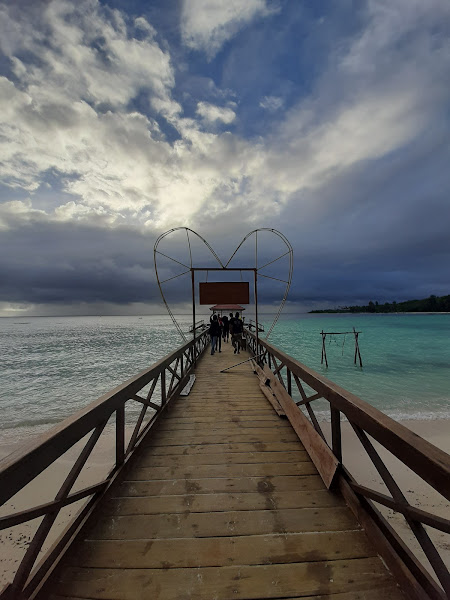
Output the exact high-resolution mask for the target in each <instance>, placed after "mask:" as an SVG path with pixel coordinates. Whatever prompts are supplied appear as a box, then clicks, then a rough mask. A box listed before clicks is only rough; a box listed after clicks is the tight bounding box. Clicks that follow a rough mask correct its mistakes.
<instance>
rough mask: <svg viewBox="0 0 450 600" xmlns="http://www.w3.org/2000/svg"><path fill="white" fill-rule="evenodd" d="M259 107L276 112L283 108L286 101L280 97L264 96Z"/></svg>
mask: <svg viewBox="0 0 450 600" xmlns="http://www.w3.org/2000/svg"><path fill="white" fill-rule="evenodd" d="M259 105H260V107H261V108H265V109H266V110H269V111H276V110H279V109H280V108H282V107H283V105H284V100H283V98H280V97H279V96H264V98H263V99H262V100H261V102H260V103H259Z"/></svg>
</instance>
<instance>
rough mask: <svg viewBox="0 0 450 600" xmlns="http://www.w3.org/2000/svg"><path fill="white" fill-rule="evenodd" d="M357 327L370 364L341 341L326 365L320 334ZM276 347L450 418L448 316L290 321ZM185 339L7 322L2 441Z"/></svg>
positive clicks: (415, 412) (400, 403) (121, 320)
mask: <svg viewBox="0 0 450 600" xmlns="http://www.w3.org/2000/svg"><path fill="white" fill-rule="evenodd" d="M266 319H267V320H266ZM179 320H180V322H181V323H182V325H183V326H184V328H185V330H187V328H188V326H189V322H190V318H189V317H180V318H179ZM263 322H265V324H266V325H268V324H269V320H268V317H265V316H263ZM352 327H355V328H356V329H357V330H358V331H361V332H362V333H361V334H360V336H359V339H360V349H361V355H362V360H363V368H362V369H361V368H359V366H357V367H355V365H354V364H353V353H354V341H353V337H352V336H351V335H347V336H342V335H341V336H334V337H331V338H329V340H328V341H327V356H328V363H329V367H328V369H326V368H325V367H324V366H323V365H321V364H320V357H321V337H320V331H321V330H322V329H323V330H324V331H336V332H338V331H351V329H352ZM270 341H271V342H272V343H273V344H275V345H276V346H278V347H280V348H281V349H283V350H284V351H286V352H287V353H288V354H291V355H292V356H294V357H295V358H297V359H298V360H300V361H301V362H303V363H305V364H306V365H308V366H309V367H311V368H313V369H315V370H316V371H318V372H319V373H321V374H323V375H325V376H326V377H328V378H329V379H331V380H332V381H335V382H336V383H339V384H340V385H342V386H343V387H345V388H346V389H348V390H349V391H351V392H353V393H355V394H356V395H358V396H360V397H361V398H363V399H364V400H366V401H368V402H370V403H371V404H373V405H374V406H376V407H377V408H379V409H380V410H382V411H384V412H386V413H387V414H389V415H390V416H393V417H394V418H396V419H440V418H450V405H449V400H450V315H401V314H398V315H285V316H283V317H282V318H281V319H280V321H279V323H278V325H277V326H276V328H275V329H274V331H273V333H272V335H271V338H270ZM181 343H182V341H181V339H180V337H179V335H178V333H177V332H176V330H175V328H174V326H173V324H172V321H171V320H170V318H169V317H168V316H148V317H28V318H7V319H6V318H3V319H0V356H1V371H0V409H1V417H2V418H1V420H0V441H3V442H11V441H17V440H20V439H23V438H25V437H27V436H29V435H34V434H36V433H40V432H41V431H43V430H45V429H47V428H48V427H49V426H51V425H53V424H55V423H58V422H59V421H61V420H62V419H63V418H64V417H67V416H68V415H70V414H72V413H74V412H75V411H76V410H78V409H80V408H81V407H83V406H85V405H86V404H88V403H89V402H92V401H93V400H95V399H96V398H97V397H98V396H100V395H102V394H104V393H105V392H107V391H108V390H110V389H112V388H113V387H114V386H116V385H117V384H119V383H122V382H123V381H125V380H126V379H128V378H129V377H131V376H133V375H135V374H136V373H137V372H139V371H140V370H142V369H144V368H146V367H148V366H150V365H151V364H152V363H153V362H155V361H156V360H158V359H159V358H161V357H163V356H164V355H166V354H167V353H168V352H170V351H171V350H173V349H174V348H176V347H178V346H179V345H180V344H181Z"/></svg>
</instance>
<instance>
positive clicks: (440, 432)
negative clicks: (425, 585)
mask: <svg viewBox="0 0 450 600" xmlns="http://www.w3.org/2000/svg"><path fill="white" fill-rule="evenodd" d="M399 422H400V423H401V424H402V425H404V426H405V427H407V428H409V429H410V430H411V431H413V432H415V433H417V434H418V435H420V436H421V437H422V438H424V439H425V440H427V441H429V442H430V443H432V444H434V445H435V446H437V447H438V448H440V449H441V450H444V451H445V452H447V453H448V454H450V419H436V420H422V421H419V420H409V421H404V420H403V421H399ZM325 429H326V428H325ZM114 441H115V439H114V432H113V431H105V432H104V434H103V435H102V437H101V438H100V440H99V442H98V444H97V447H96V448H95V449H94V451H93V453H92V455H91V457H90V459H89V461H88V462H87V463H86V465H85V468H84V469H83V471H82V472H81V475H80V477H79V479H78V481H77V484H76V486H74V488H73V491H76V490H77V489H81V488H82V487H85V486H88V485H91V484H94V483H96V482H98V481H100V480H101V479H103V478H104V477H105V476H106V475H107V473H108V471H109V470H110V469H111V467H112V464H113V461H114ZM82 443H83V441H82ZM84 443H85V442H84ZM20 444H21V443H20V442H16V443H14V444H13V443H7V444H2V443H0V460H1V459H2V458H5V457H6V456H7V455H8V454H10V453H11V452H12V451H14V450H16V449H17V448H18V447H20ZM342 445H343V459H344V464H345V466H346V467H347V468H348V470H349V471H350V472H351V473H352V475H353V476H354V477H355V478H356V479H357V480H358V482H359V483H361V484H362V485H368V486H369V487H373V489H377V490H379V491H382V492H383V493H386V492H385V487H384V484H383V483H382V482H381V480H380V478H379V476H378V474H377V472H376V471H375V469H374V468H373V467H372V466H371V461H370V459H369V458H368V457H366V454H365V452H364V451H361V448H362V447H361V445H360V443H359V441H358V439H357V438H356V435H355V434H354V432H353V430H352V429H351V426H350V424H349V423H348V422H343V423H342ZM374 445H375V446H376V448H377V450H379V453H380V455H381V457H382V459H383V461H384V462H385V464H386V466H387V467H388V468H389V470H390V471H391V473H392V474H393V475H394V477H395V479H396V481H397V483H398V484H399V485H400V487H401V489H402V491H403V492H404V494H405V496H406V497H407V498H408V500H409V501H410V502H411V504H413V506H416V507H418V508H421V509H423V510H428V511H430V512H432V513H433V514H436V515H438V516H442V517H446V518H448V515H449V512H450V503H449V502H448V501H447V500H446V499H445V498H444V497H443V496H441V495H440V494H438V493H437V492H436V491H435V490H434V489H433V488H431V487H430V486H429V485H428V484H427V483H425V482H423V481H422V480H421V479H420V478H418V477H417V476H416V475H415V474H414V473H413V472H412V471H410V470H409V469H408V468H407V467H405V466H404V465H403V463H401V462H400V461H398V460H397V459H396V458H395V457H393V456H392V455H391V454H390V453H389V452H388V451H386V450H385V449H384V448H381V447H380V446H379V445H378V444H377V443H376V442H374ZM80 448H81V444H80V442H79V443H77V444H76V445H75V446H74V447H73V448H72V449H71V450H70V451H68V452H67V453H66V454H65V455H64V456H63V457H61V458H60V459H59V460H57V461H56V462H55V463H54V464H53V465H51V466H50V467H49V468H48V469H47V470H46V471H44V473H42V474H41V475H39V476H38V477H37V478H36V479H35V480H34V481H32V482H31V483H29V484H28V485H27V486H26V487H25V488H24V489H23V490H22V491H21V492H19V493H18V494H17V495H16V496H15V497H13V498H12V499H11V500H9V501H8V502H6V503H5V505H4V506H3V507H1V508H0V516H3V515H6V514H8V512H11V509H12V510H17V511H19V510H24V509H26V508H30V507H32V506H35V505H37V504H40V503H43V502H48V501H50V500H52V499H53V498H54V496H55V494H56V493H57V491H58V488H59V486H60V485H61V484H62V482H63V480H64V478H65V476H66V475H67V473H68V471H69V470H70V468H71V466H72V464H73V461H74V457H75V456H76V453H77V451H78V452H79V449H80ZM44 481H45V484H44ZM81 502H83V501H80V503H81ZM80 503H75V504H72V505H69V506H67V507H66V508H64V509H63V510H62V511H61V513H60V515H59V517H58V520H57V521H56V523H55V527H54V529H55V531H54V532H51V537H50V536H49V538H48V539H47V541H46V544H45V546H44V549H46V548H48V547H49V546H50V545H51V543H52V541H53V540H54V539H55V538H56V536H57V535H58V533H59V532H60V531H61V530H62V528H63V526H64V524H65V523H66V522H67V521H68V520H69V519H70V517H71V516H72V515H74V514H75V512H77V511H78V510H79V508H80V506H81V504H80ZM377 506H378V507H379V505H377ZM379 508H381V512H382V513H383V514H384V515H385V517H386V518H387V519H388V521H389V522H390V524H391V525H393V526H394V527H395V529H396V531H397V532H398V533H400V535H401V537H402V538H403V539H404V540H405V541H406V542H407V543H408V545H409V546H410V547H411V548H413V549H414V551H417V552H418V553H419V554H420V553H421V550H420V548H418V544H417V542H416V541H415V538H414V536H413V534H412V533H411V531H410V530H409V527H408V526H407V524H406V522H405V520H404V519H403V517H402V516H401V515H399V514H395V513H394V511H392V510H390V509H384V507H379ZM39 522H40V519H35V520H34V521H30V522H28V523H23V524H21V525H17V526H16V527H12V528H10V529H5V530H4V531H1V532H0V588H1V587H2V586H3V585H5V584H6V583H8V582H9V581H10V580H11V577H12V575H13V574H14V572H15V570H16V568H17V565H18V564H19V562H20V560H21V558H22V557H23V555H24V553H25V551H26V548H27V546H28V543H29V541H30V539H31V536H32V534H33V532H34V531H35V530H36V528H37V526H38V524H39ZM428 531H429V533H430V537H431V539H432V540H433V542H434V543H435V544H436V547H437V548H438V550H439V551H440V553H441V556H442V558H443V560H444V562H445V563H446V564H447V566H450V543H449V540H448V539H446V534H444V533H442V532H440V531H436V530H432V529H431V528H428ZM447 537H448V536H447Z"/></svg>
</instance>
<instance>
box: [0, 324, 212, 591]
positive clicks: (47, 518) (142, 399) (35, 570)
mask: <svg viewBox="0 0 450 600" xmlns="http://www.w3.org/2000/svg"><path fill="white" fill-rule="evenodd" d="M207 343H208V337H207V336H206V333H203V334H201V335H200V336H199V337H197V338H196V339H195V341H194V340H191V341H190V342H188V343H186V344H184V345H183V346H181V347H180V348H178V349H177V350H176V351H175V352H172V353H171V354H169V355H167V356H166V357H165V358H163V359H161V360H160V361H159V362H157V363H155V364H154V365H153V366H151V367H150V368H149V369H146V370H144V371H142V372H141V373H139V374H138V375H136V376H135V377H133V378H132V379H129V380H128V381H126V382H125V383H124V384H122V385H120V386H118V387H116V388H115V389H114V390H112V391H111V392H109V393H107V394H105V395H104V396H101V397H100V398H99V399H98V400H96V401H95V402H93V403H92V404H90V405H89V406H87V407H86V408H84V409H82V410H81V411H79V412H78V413H77V414H75V415H73V416H71V417H69V418H68V419H66V420H65V421H63V422H62V423H61V424H60V425H57V426H56V427H54V428H53V429H51V430H50V431H48V432H47V433H46V434H44V435H43V436H41V437H39V438H38V439H36V441H31V442H30V443H28V444H25V445H24V446H23V447H21V448H20V450H18V451H16V452H14V453H13V454H11V455H9V456H7V457H6V458H5V459H4V460H2V461H1V462H0V506H1V505H3V504H4V503H5V502H7V501H8V500H9V499H11V498H13V497H14V496H15V495H16V494H17V493H18V492H20V490H22V489H23V488H24V487H25V486H26V485H27V484H28V483H30V482H31V481H33V480H34V479H36V478H37V477H38V476H39V475H40V473H42V472H43V471H44V470H45V469H47V467H49V466H50V465H52V464H53V463H54V462H55V461H56V460H58V459H59V458H60V457H61V456H62V455H63V454H64V453H65V452H66V451H67V450H69V449H70V448H72V447H73V446H74V445H75V444H76V443H77V442H79V441H80V440H82V439H83V438H84V437H85V436H86V435H88V434H90V436H89V439H88V441H87V443H86V444H85V445H84V447H83V449H82V450H81V452H80V454H79V456H78V458H77V459H76V460H75V462H74V464H73V466H72V468H71V470H70V472H69V474H68V475H67V477H66V479H65V481H64V482H63V484H62V485H61V487H60V489H59V491H58V493H57V494H56V497H55V499H54V500H53V501H51V502H47V503H45V504H41V505H39V506H34V507H32V508H29V509H27V510H23V511H20V512H15V513H13V514H9V515H5V516H2V517H1V518H0V530H5V529H8V528H10V527H13V526H15V525H19V524H20V523H25V522H27V521H30V520H32V519H36V518H37V517H44V518H43V519H42V521H41V523H40V525H39V527H38V528H37V530H36V533H35V535H34V537H33V538H32V540H31V542H30V544H29V546H28V548H27V551H26V553H25V555H24V557H23V559H22V561H21V562H20V565H19V567H18V569H17V571H16V574H15V577H14V580H13V582H12V583H11V584H9V585H8V586H7V587H6V588H5V589H4V590H3V592H2V593H1V594H0V597H1V598H2V600H3V599H5V600H6V599H8V600H9V599H16V598H17V599H18V598H20V599H25V598H30V597H32V596H33V595H35V593H36V591H37V590H38V589H40V587H41V586H42V584H43V582H44V581H45V579H46V578H47V576H48V574H49V573H50V572H51V570H53V568H54V566H55V565H56V563H57V562H58V561H59V559H60V557H61V555H62V554H63V552H64V550H65V549H66V548H67V546H68V545H69V543H70V542H71V541H72V539H73V538H74V536H75V535H76V533H77V532H78V531H79V530H80V528H81V527H82V525H83V524H84V523H85V522H86V520H87V518H88V517H89V515H90V514H91V513H92V511H93V510H94V508H95V507H96V506H97V504H98V502H99V501H100V500H101V499H102V497H103V496H104V494H105V492H106V491H107V490H108V488H109V487H110V486H111V484H112V483H113V481H114V480H115V479H116V478H117V476H118V474H119V473H120V472H121V470H122V468H124V466H125V465H126V464H127V463H128V460H129V459H130V457H131V456H132V454H133V452H134V450H135V449H136V448H137V447H138V445H139V444H140V443H141V441H142V439H143V438H144V436H145V435H146V434H147V433H148V432H149V430H150V428H151V427H152V425H153V424H154V423H155V421H156V420H157V418H158V417H159V415H160V414H161V413H162V412H163V411H164V409H165V407H166V406H167V404H168V402H169V401H170V400H171V399H172V398H173V397H174V396H175V395H177V394H178V393H179V392H180V391H181V389H182V388H183V387H184V385H185V383H186V382H187V381H188V379H189V373H190V371H191V370H192V368H193V366H194V365H195V362H196V360H197V359H198V357H199V356H200V355H201V354H202V353H203V351H204V349H205V348H206V345H207ZM144 388H147V389H146V390H145V393H143V392H141V390H144ZM139 392H141V394H142V393H143V395H140V394H139ZM157 395H158V396H159V397H157ZM136 402H137V403H139V405H142V408H141V410H140V412H139V415H138V417H137V419H136V422H135V424H134V428H133V429H132V432H131V436H130V437H129V436H127V435H126V433H127V432H126V429H125V407H126V405H127V403H136ZM147 413H148V414H147ZM149 415H150V418H149ZM111 417H112V418H113V419H114V417H115V422H114V427H115V438H114V440H115V463H114V466H113V468H112V470H111V472H110V473H109V475H108V476H107V477H106V478H105V479H103V480H102V481H99V482H98V483H96V484H95V485H90V486H89V487H86V488H83V489H81V490H78V491H77V492H74V493H71V490H72V488H73V487H74V485H75V483H76V482H77V479H78V476H79V475H80V472H81V470H82V469H83V467H84V465H85V464H86V462H87V460H88V458H89V456H90V455H91V453H92V451H93V449H94V447H95V445H96V443H97V441H98V440H99V438H100V435H101V434H102V432H103V430H104V429H105V427H106V426H107V424H108V421H109V420H110V418H111ZM127 437H129V440H128V441H127V442H126V438H127ZM82 499H85V500H86V502H85V504H84V506H83V507H82V508H81V510H80V511H79V512H78V514H76V515H75V516H74V518H73V520H72V521H70V522H69V523H68V524H67V526H66V527H65V529H64V531H63V532H62V533H61V534H60V535H59V537H58V539H57V540H56V541H55V542H54V543H53V545H52V546H51V547H50V549H49V550H48V551H47V553H46V554H45V555H44V557H43V558H42V559H41V560H40V561H39V563H38V564H36V562H37V558H38V555H39V553H40V551H41V549H42V546H43V544H44V542H45V541H46V539H47V538H48V535H49V533H50V531H51V530H52V527H53V525H54V524H55V521H56V519H57V517H58V514H59V512H60V511H61V509H62V508H63V507H65V506H68V505H69V504H73V503H75V502H78V501H79V500H82Z"/></svg>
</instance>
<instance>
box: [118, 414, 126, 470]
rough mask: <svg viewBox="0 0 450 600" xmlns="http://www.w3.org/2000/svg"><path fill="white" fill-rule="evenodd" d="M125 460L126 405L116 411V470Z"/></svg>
mask: <svg viewBox="0 0 450 600" xmlns="http://www.w3.org/2000/svg"><path fill="white" fill-rule="evenodd" d="M124 460H125V404H123V405H122V406H120V407H119V408H118V409H117V410H116V468H118V467H120V466H122V465H123V462H124Z"/></svg>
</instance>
